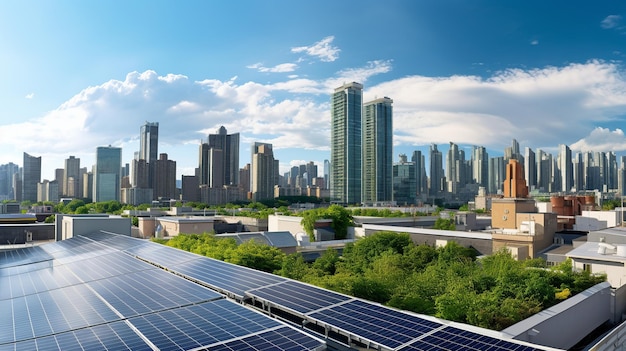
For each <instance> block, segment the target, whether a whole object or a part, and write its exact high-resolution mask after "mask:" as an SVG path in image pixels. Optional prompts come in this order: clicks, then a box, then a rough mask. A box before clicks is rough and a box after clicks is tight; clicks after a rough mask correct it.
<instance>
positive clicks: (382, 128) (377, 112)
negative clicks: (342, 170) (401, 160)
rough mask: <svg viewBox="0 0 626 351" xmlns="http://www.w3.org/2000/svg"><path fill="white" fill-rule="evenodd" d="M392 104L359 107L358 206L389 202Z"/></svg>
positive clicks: (372, 103)
mask: <svg viewBox="0 0 626 351" xmlns="http://www.w3.org/2000/svg"><path fill="white" fill-rule="evenodd" d="M392 103H393V100H391V99H390V98H388V97H384V98H380V99H376V100H374V101H370V102H368V103H365V104H364V105H363V120H362V125H361V129H362V145H363V147H362V162H363V165H362V178H361V187H362V192H361V202H364V203H373V202H389V201H392V200H393V174H392V173H393V108H392V106H391V104H392Z"/></svg>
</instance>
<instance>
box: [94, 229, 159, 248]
mask: <svg viewBox="0 0 626 351" xmlns="http://www.w3.org/2000/svg"><path fill="white" fill-rule="evenodd" d="M85 237H86V238H89V239H91V240H94V241H96V242H99V243H101V244H102V245H104V246H106V247H112V248H115V249H117V250H120V251H121V250H127V249H130V248H133V247H135V246H140V245H148V244H150V241H149V240H145V239H138V238H133V237H130V236H126V235H119V234H111V233H106V232H95V233H91V234H88V235H85Z"/></svg>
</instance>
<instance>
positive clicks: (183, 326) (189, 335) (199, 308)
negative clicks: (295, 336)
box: [129, 299, 283, 350]
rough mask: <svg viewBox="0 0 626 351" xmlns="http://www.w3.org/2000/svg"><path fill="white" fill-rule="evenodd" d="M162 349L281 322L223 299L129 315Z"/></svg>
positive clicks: (182, 347)
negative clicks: (140, 314) (135, 315)
mask: <svg viewBox="0 0 626 351" xmlns="http://www.w3.org/2000/svg"><path fill="white" fill-rule="evenodd" d="M129 322H130V323H132V324H133V325H134V326H135V327H136V328H137V329H138V330H139V331H140V332H141V333H142V334H143V335H145V336H146V337H147V338H148V339H149V340H150V341H151V342H152V343H153V344H154V345H155V346H156V347H157V348H159V349H161V350H188V349H194V348H200V347H205V346H207V345H211V344H216V343H220V342H224V341H229V340H232V339H236V338H241V337H246V336H249V335H251V334H256V333H259V332H262V331H264V330H266V329H269V328H274V327H277V326H282V325H283V324H281V323H280V322H278V321H276V320H274V319H271V318H269V317H267V316H265V315H263V314H261V313H258V312H256V311H253V310H251V309H248V308H245V307H243V306H242V305H240V304H237V303H235V302H232V301H230V300H226V299H222V300H216V301H213V302H207V303H203V304H198V305H192V306H188V307H182V308H177V309H172V310H167V311H162V312H158V313H152V314H147V315H143V316H139V317H135V318H130V319H129Z"/></svg>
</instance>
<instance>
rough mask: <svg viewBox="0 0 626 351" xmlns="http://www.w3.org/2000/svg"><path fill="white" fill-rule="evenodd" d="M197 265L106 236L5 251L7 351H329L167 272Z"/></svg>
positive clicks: (1, 255) (1, 286)
mask: <svg viewBox="0 0 626 351" xmlns="http://www.w3.org/2000/svg"><path fill="white" fill-rule="evenodd" d="M140 255H141V256H143V257H139V256H140ZM149 258H152V259H154V260H155V261H156V262H153V261H151V260H150V259H149ZM170 258H171V259H170ZM194 259H198V256H197V255H193V254H189V253H185V252H183V251H180V250H176V249H172V248H168V247H165V246H162V245H159V244H155V243H151V242H147V241H144V240H138V239H133V238H130V237H123V236H118V235H113V234H107V233H96V235H94V236H92V237H90V238H87V237H76V238H73V239H69V240H64V241H60V242H55V243H51V244H45V245H41V246H35V247H29V248H22V249H19V250H12V251H0V351H5V350H12V351H15V350H155V349H160V350H189V349H206V348H210V349H213V348H219V349H223V350H229V349H240V348H239V346H241V345H246V348H247V349H250V350H269V349H293V350H321V349H325V343H324V342H323V341H322V340H320V339H318V338H314V337H312V336H310V335H308V334H305V333H303V332H302V331H299V330H297V329H295V328H293V327H292V326H288V325H287V324H285V323H283V322H279V321H277V320H275V319H272V318H270V317H268V316H267V315H265V314H261V313H260V312H256V311H254V310H252V309H248V308H246V307H244V306H243V305H241V304H239V303H236V302H234V301H232V300H229V299H226V298H225V296H224V295H223V294H220V293H218V292H216V291H214V290H211V289H208V288H206V287H205V286H202V285H199V284H196V283H194V282H192V281H191V280H190V279H185V278H183V277H181V276H180V275H177V274H172V273H171V272H168V271H167V270H164V269H161V268H159V267H166V266H169V265H172V264H174V263H181V262H186V261H188V260H194Z"/></svg>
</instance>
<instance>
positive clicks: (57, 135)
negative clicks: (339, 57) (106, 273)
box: [0, 60, 626, 169]
mask: <svg viewBox="0 0 626 351" xmlns="http://www.w3.org/2000/svg"><path fill="white" fill-rule="evenodd" d="M391 69H392V62H391V61H385V60H380V61H372V62H369V63H367V64H365V65H363V66H362V67H355V68H349V69H344V70H342V71H340V72H336V74H334V75H333V76H332V77H322V78H320V79H312V78H298V77H296V78H293V79H290V78H287V77H285V78H284V80H278V81H275V82H271V83H258V82H254V81H247V82H244V81H239V78H237V77H233V78H231V79H228V80H219V79H212V78H207V79H205V80H200V81H194V80H191V79H189V78H188V77H186V76H184V75H176V74H167V75H164V76H161V75H159V74H157V73H156V72H154V71H145V72H131V73H129V74H128V75H127V76H126V77H125V79H123V80H110V81H107V82H104V83H102V84H100V85H96V86H92V87H88V88H86V89H84V90H83V91H81V92H79V93H78V94H76V95H75V96H73V97H72V98H71V99H69V100H68V101H66V102H65V103H63V104H62V105H61V106H59V107H58V108H57V109H55V110H53V111H50V112H48V113H47V114H45V115H43V116H41V117H40V118H37V119H34V120H28V121H17V122H14V123H8V124H7V123H5V124H3V125H0V135H2V136H3V137H2V138H0V148H3V150H6V149H8V148H12V147H15V145H19V148H20V150H19V152H20V154H21V152H22V151H26V152H30V153H32V154H34V155H42V156H43V155H48V154H49V155H52V154H56V155H61V157H60V160H59V161H55V164H54V166H53V168H56V167H60V166H61V165H62V160H63V159H64V158H67V156H69V155H77V156H80V155H85V154H86V151H85V150H90V151H89V152H91V153H93V151H94V150H95V148H96V146H100V145H109V144H112V145H115V146H123V147H124V152H125V155H131V157H132V153H133V152H134V151H136V150H137V149H138V147H139V146H138V141H137V139H138V135H139V128H140V126H141V125H142V124H143V123H145V121H150V122H159V124H160V125H159V141H160V145H159V151H160V152H167V153H170V158H171V159H174V160H176V161H177V165H178V167H179V168H180V169H192V168H193V167H194V166H195V165H196V164H197V146H198V144H199V142H200V140H201V139H206V137H207V134H208V133H214V132H215V131H216V130H217V129H218V128H219V127H220V126H222V125H223V126H225V127H226V128H227V130H228V131H229V132H230V133H234V132H238V133H240V134H241V140H242V152H245V151H244V150H245V145H244V144H245V143H248V144H247V145H249V143H250V142H251V141H264V142H270V143H272V144H274V148H275V150H277V151H279V152H280V151H281V150H285V149H291V148H297V149H299V150H318V151H324V152H327V151H328V150H329V144H330V141H329V139H330V138H329V136H330V106H329V94H330V93H331V92H332V90H333V89H334V88H336V87H338V86H340V85H342V84H343V83H345V82H350V81H357V82H361V83H365V84H364V85H365V92H364V101H369V100H371V99H374V98H376V97H383V96H388V97H390V98H392V99H393V100H394V105H393V106H394V143H395V144H396V145H397V146H419V145H427V144H430V143H433V142H434V143H447V142H449V141H453V142H456V143H458V144H474V145H482V146H486V147H488V148H497V149H501V147H502V146H503V145H509V144H510V140H511V138H517V139H518V140H523V141H525V143H526V144H527V145H528V146H531V147H533V146H534V147H538V146H542V145H556V144H559V143H570V144H571V143H574V144H573V145H572V148H573V149H576V150H583V149H586V148H592V149H594V150H598V151H599V150H600V149H605V150H626V147H624V145H626V142H625V141H624V139H625V138H624V135H623V132H622V131H621V129H616V126H614V124H616V123H623V120H624V117H625V116H626V75H625V74H624V72H623V71H622V70H621V68H620V66H618V65H617V64H615V63H608V62H602V61H590V62H586V63H580V64H570V65H567V66H564V67H546V68H540V69H530V70H522V69H511V70H506V71H502V72H498V73H496V74H494V75H493V76H491V77H487V78H485V77H478V76H460V75H459V76H446V77H425V76H419V75H414V76H407V77H402V78H398V79H393V80H388V81H386V82H384V83H380V84H377V85H370V84H368V82H369V81H370V80H371V78H372V77H374V76H376V75H380V74H384V73H386V72H389V71H390V70H391ZM611 124H613V125H611ZM597 126H602V128H599V129H594V128H596V127H597ZM603 128H604V129H603ZM611 129H614V130H613V131H612V130H611ZM590 130H593V132H592V133H591V134H589V131H590ZM32 135H37V138H32ZM174 149H176V151H173V150H174ZM46 157H47V156H46ZM84 157H87V156H84ZM302 157H306V156H300V157H298V158H302ZM129 159H130V157H126V156H125V160H129ZM8 161H10V160H7V162H8ZM12 161H16V160H12ZM242 162H244V161H243V160H242ZM283 162H288V160H284V161H283ZM284 164H286V163H284ZM84 165H85V166H90V163H89V162H88V161H86V164H84Z"/></svg>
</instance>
